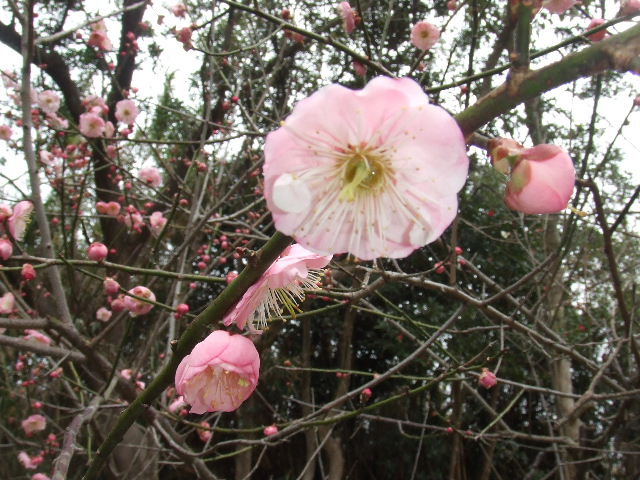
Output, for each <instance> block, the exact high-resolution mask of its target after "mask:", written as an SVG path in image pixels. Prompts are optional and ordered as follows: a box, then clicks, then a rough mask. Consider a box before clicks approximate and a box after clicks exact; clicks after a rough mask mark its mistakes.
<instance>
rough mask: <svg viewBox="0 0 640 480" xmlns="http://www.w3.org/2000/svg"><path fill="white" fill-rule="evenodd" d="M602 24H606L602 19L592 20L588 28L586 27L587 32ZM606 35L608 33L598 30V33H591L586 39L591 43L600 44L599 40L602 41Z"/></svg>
mask: <svg viewBox="0 0 640 480" xmlns="http://www.w3.org/2000/svg"><path fill="white" fill-rule="evenodd" d="M603 23H606V20H604V19H602V18H592V19H591V23H589V26H588V27H587V31H589V30H591V29H592V28H596V27H599V26H600V25H602V24H603ZM607 35H609V32H607V30H606V29H604V30H600V31H599V32H596V33H592V34H591V35H587V38H588V39H589V40H591V41H592V42H600V41H601V40H604V38H605V37H606V36H607Z"/></svg>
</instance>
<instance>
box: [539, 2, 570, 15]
mask: <svg viewBox="0 0 640 480" xmlns="http://www.w3.org/2000/svg"><path fill="white" fill-rule="evenodd" d="M576 3H578V0H543V2H542V8H546V9H547V10H549V11H550V12H551V13H564V12H566V11H567V10H569V9H570V8H571V7H573V6H574V5H575V4H576Z"/></svg>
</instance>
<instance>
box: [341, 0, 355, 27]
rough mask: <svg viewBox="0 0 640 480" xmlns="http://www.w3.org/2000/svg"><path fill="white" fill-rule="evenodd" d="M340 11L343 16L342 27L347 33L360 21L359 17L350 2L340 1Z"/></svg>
mask: <svg viewBox="0 0 640 480" xmlns="http://www.w3.org/2000/svg"><path fill="white" fill-rule="evenodd" d="M338 13H339V14H340V16H341V17H342V28H344V31H345V32H347V33H351V32H353V31H354V30H355V28H356V24H357V23H358V17H357V15H356V11H355V10H354V9H353V8H351V5H350V4H349V2H340V3H339V4H338Z"/></svg>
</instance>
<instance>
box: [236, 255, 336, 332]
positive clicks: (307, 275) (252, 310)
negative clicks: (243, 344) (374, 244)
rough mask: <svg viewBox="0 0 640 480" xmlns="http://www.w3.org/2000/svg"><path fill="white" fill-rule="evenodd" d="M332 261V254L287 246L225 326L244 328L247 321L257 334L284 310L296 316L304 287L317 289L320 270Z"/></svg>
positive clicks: (241, 300)
mask: <svg viewBox="0 0 640 480" xmlns="http://www.w3.org/2000/svg"><path fill="white" fill-rule="evenodd" d="M330 261H331V255H329V256H322V255H318V254H315V253H313V252H310V251H309V250H307V249H306V248H304V247H302V246H301V245H298V244H294V245H291V246H290V247H288V248H287V249H286V250H285V251H284V252H283V253H282V255H281V256H280V258H278V259H277V260H276V261H275V262H274V263H273V265H271V266H270V267H269V268H268V269H267V271H266V272H264V273H263V274H262V276H261V277H260V278H259V279H258V281H257V282H256V283H254V284H253V285H251V287H249V289H248V290H247V291H246V292H245V294H244V295H243V296H242V298H241V299H240V301H239V302H238V303H237V304H236V306H235V307H234V308H233V309H232V310H230V311H229V313H227V315H226V316H225V317H224V324H225V325H227V326H229V325H231V324H232V323H235V324H236V325H237V326H238V328H239V329H241V330H242V329H243V328H244V326H245V324H247V322H248V323H249V329H250V330H251V331H252V332H254V333H261V330H256V329H255V328H254V326H253V323H254V321H255V322H256V323H257V324H258V327H259V328H263V327H265V326H266V325H267V321H268V319H269V318H270V317H281V316H282V313H283V311H284V309H286V310H287V311H288V312H289V313H292V314H293V313H295V309H296V307H297V305H298V303H299V302H301V301H302V300H304V290H303V289H304V288H316V286H317V283H318V281H319V280H320V275H321V271H320V269H322V268H324V267H326V266H327V264H328V263H329V262H330Z"/></svg>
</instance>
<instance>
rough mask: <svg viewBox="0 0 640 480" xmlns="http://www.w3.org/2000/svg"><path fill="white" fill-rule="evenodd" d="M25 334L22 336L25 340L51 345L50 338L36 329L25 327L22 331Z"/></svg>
mask: <svg viewBox="0 0 640 480" xmlns="http://www.w3.org/2000/svg"><path fill="white" fill-rule="evenodd" d="M24 333H25V336H24V337H22V338H24V339H25V340H33V341H35V342H40V343H44V344H45V345H51V339H50V338H49V337H47V336H46V335H45V334H44V333H40V332H39V331H37V330H31V329H26V330H25V331H24Z"/></svg>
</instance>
